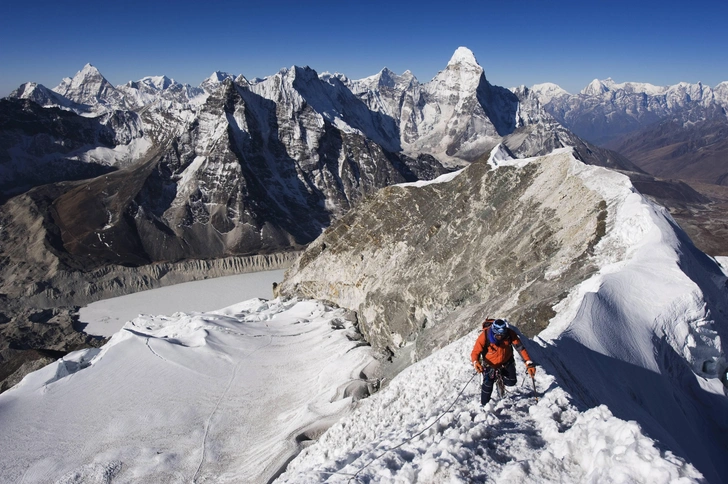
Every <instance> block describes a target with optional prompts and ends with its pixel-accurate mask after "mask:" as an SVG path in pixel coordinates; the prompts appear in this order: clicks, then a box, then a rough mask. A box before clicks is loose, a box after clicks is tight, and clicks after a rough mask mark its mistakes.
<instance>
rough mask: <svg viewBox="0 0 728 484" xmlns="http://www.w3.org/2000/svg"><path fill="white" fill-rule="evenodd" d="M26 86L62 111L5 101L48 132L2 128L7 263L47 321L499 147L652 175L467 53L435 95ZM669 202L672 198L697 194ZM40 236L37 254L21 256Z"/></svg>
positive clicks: (274, 80)
mask: <svg viewBox="0 0 728 484" xmlns="http://www.w3.org/2000/svg"><path fill="white" fill-rule="evenodd" d="M26 88H27V89H26ZM26 88H23V89H22V90H20V89H19V90H18V91H17V92H16V93H15V96H14V97H15V98H18V97H19V98H23V97H31V96H33V95H34V94H33V93H37V96H38V99H40V100H43V103H44V106H48V108H47V109H41V108H38V109H36V108H35V107H33V109H26V107H27V105H28V104H29V103H31V101H30V100H29V99H7V100H4V101H3V102H5V101H7V102H8V103H9V104H8V106H13V107H12V109H13V110H15V111H13V112H14V113H20V112H25V113H26V115H28V116H29V117H30V118H32V119H27V120H26V121H27V122H25V121H24V122H23V123H21V124H18V123H17V122H16V121H17V119H15V118H17V116H16V115H15V114H13V115H12V116H10V117H8V118H6V120H10V122H6V123H4V124H3V125H1V126H0V143H1V144H2V145H1V146H0V147H2V148H3V150H2V152H3V153H7V155H8V156H7V157H4V158H0V165H2V166H0V177H3V178H2V179H0V186H2V187H6V188H7V191H6V192H5V193H4V194H3V195H4V196H5V197H9V196H13V195H15V196H16V197H15V198H13V199H12V203H8V204H4V205H2V206H0V226H1V227H2V240H3V242H4V243H3V244H0V257H3V258H7V260H14V261H15V262H16V264H5V265H2V267H0V274H2V279H1V280H0V294H4V295H6V297H7V298H10V299H11V300H12V301H13V302H14V306H13V307H15V306H23V307H25V308H33V310H36V309H42V308H55V306H56V305H59V304H64V305H65V304H68V305H70V306H73V305H75V304H74V301H73V298H74V297H78V298H82V299H83V300H84V302H87V301H88V298H93V297H101V295H102V294H103V295H108V294H109V291H108V290H107V289H108V287H109V285H110V284H112V282H110V281H113V280H114V278H113V276H111V275H110V274H120V273H121V272H124V271H126V270H127V269H128V268H129V267H139V266H143V265H146V264H149V263H151V262H160V263H170V262H176V261H180V260H200V259H203V260H206V261H207V260H217V259H218V258H227V257H248V256H253V255H258V254H265V255H270V254H277V253H282V252H290V251H295V250H298V249H300V248H302V247H304V246H305V245H307V244H308V243H310V242H311V241H312V240H314V239H315V238H316V237H317V236H318V235H319V234H320V233H321V232H322V231H323V229H324V228H325V227H327V226H328V225H329V224H330V223H331V222H332V221H333V220H337V219H339V218H341V217H342V216H344V215H345V214H346V213H347V212H348V211H349V210H350V209H351V208H352V207H354V206H356V205H357V204H358V203H360V202H361V201H362V200H365V199H366V198H367V197H370V196H372V195H373V194H374V193H375V192H377V190H379V189H381V188H383V187H386V186H390V185H393V184H398V183H404V182H416V181H422V180H430V179H433V178H436V177H437V176H439V175H442V174H443V173H445V172H447V171H448V170H450V169H452V165H467V164H468V163H469V162H471V161H472V160H477V159H479V158H480V157H483V156H485V155H487V153H488V152H489V150H490V148H491V147H492V146H495V145H496V143H502V145H503V146H504V149H505V150H507V151H509V152H510V153H511V154H513V155H515V156H517V157H529V156H536V155H545V154H548V153H550V152H551V151H553V150H554V149H560V148H563V147H565V146H570V147H573V149H574V152H575V154H576V155H575V156H577V157H578V158H579V159H581V160H582V161H585V162H587V163H589V164H595V165H602V166H608V167H613V168H618V169H622V170H628V171H635V170H638V169H637V168H636V167H635V166H634V165H633V164H632V163H630V162H629V160H627V159H625V158H624V157H622V156H620V155H618V154H616V153H613V152H609V151H607V150H604V149H601V148H598V147H596V146H593V145H590V144H588V143H586V142H584V141H583V140H581V139H580V138H578V137H577V136H576V135H574V134H573V133H572V132H570V131H569V130H568V129H566V128H564V127H563V126H561V125H560V124H559V123H558V122H557V121H556V120H555V119H554V118H553V117H552V116H551V115H549V114H548V113H547V112H546V111H544V109H543V107H542V105H541V102H540V101H539V99H538V97H537V96H536V94H535V93H534V92H533V91H532V90H530V89H527V88H525V87H521V88H517V89H513V90H508V89H504V88H501V87H498V86H493V85H491V84H490V83H489V82H488V81H487V79H486V78H485V74H484V69H483V68H482V67H481V66H479V65H478V63H477V61H476V60H475V56H474V55H473V53H472V52H471V51H469V50H468V49H465V48H460V49H458V50H457V51H456V52H455V54H454V55H453V56H452V59H451V60H450V62H448V65H447V66H446V67H445V69H443V70H442V71H441V72H440V73H438V75H437V76H436V77H435V78H434V79H432V80H431V81H430V82H428V83H425V84H420V83H419V82H418V81H417V80H416V79H415V78H414V76H412V75H411V73H408V72H405V73H404V74H402V75H397V74H394V73H392V72H390V71H388V70H384V71H382V72H381V73H379V74H378V75H376V76H373V77H370V78H366V79H363V80H359V81H352V80H350V79H348V78H346V76H343V75H331V74H322V75H318V74H317V73H316V72H315V71H314V70H312V69H310V68H302V67H292V68H290V69H283V70H281V71H280V72H278V73H276V74H274V75H272V76H269V77H267V78H264V79H254V80H248V79H246V78H245V77H244V76H242V75H237V76H233V75H231V74H228V73H222V72H216V73H213V75H211V76H210V78H208V79H207V80H205V81H204V82H203V83H202V86H201V87H198V88H192V87H190V86H186V85H181V84H179V83H176V82H174V81H173V80H172V79H169V78H165V77H164V76H159V77H147V78H143V79H141V80H139V81H134V82H130V83H128V84H125V85H123V86H117V87H113V86H111V85H110V84H109V83H108V82H107V81H106V80H105V79H103V76H101V74H100V73H99V72H98V70H96V69H95V68H93V67H92V66H86V67H84V69H83V70H82V71H80V72H79V73H78V74H77V75H76V76H74V77H73V78H69V79H66V80H64V81H63V82H61V84H60V85H59V86H58V87H57V91H50V90H45V89H43V88H42V86H37V85H36V86H31V85H26ZM56 102H57V106H56V107H53V105H54V103H56ZM8 109H10V108H8ZM24 110H25V111H24ZM39 110H40V111H39ZM59 113H63V114H59ZM74 113H76V114H78V115H75V114H74ZM18 116H19V115H18ZM24 116H25V115H24ZM18 119H19V118H18ZM69 120H73V121H69ZM77 128H78V129H80V130H82V131H83V133H81V134H79V135H77V136H71V135H69V134H68V133H67V130H68V129H77ZM443 164H446V165H450V167H448V168H445V167H444V166H443ZM97 175H103V176H97ZM89 177H93V178H89ZM79 179H83V180H79ZM48 183H51V184H48ZM37 185H43V186H37ZM643 186H645V187H650V186H651V185H650V180H648V181H647V182H646V183H644V184H643ZM34 187H35V188H34ZM661 188H665V187H664V186H661ZM668 188H669V189H662V190H656V192H658V193H677V194H678V195H683V194H684V192H685V190H684V189H683V188H679V189H675V187H668ZM640 189H641V190H642V187H640ZM26 191H27V193H24V192H26ZM689 195H691V196H692V194H689ZM685 200H687V201H690V200H693V198H690V196H689V197H687V198H684V199H681V201H685ZM29 238H31V239H33V240H36V239H37V243H35V244H33V245H32V246H31V247H30V248H29V250H27V251H18V250H17V249H16V248H15V247H11V246H10V244H9V243H18V244H21V245H22V244H24V242H23V241H25V240H28V239H29ZM6 242H8V243H6ZM30 249H32V250H30ZM197 273H198V274H202V273H203V270H202V269H200V270H199V272H197ZM124 274H126V272H124ZM148 274H149V273H147V272H144V271H142V270H140V271H139V278H140V279H145V278H148V277H150V276H149V275H148ZM124 277H126V276H124ZM102 278H103V283H102V282H101V281H100V279H102ZM119 280H120V281H121V280H127V279H125V278H120V279H119ZM69 281H72V282H69ZM86 286H88V288H85V287H86ZM101 286H103V287H104V288H106V289H99V287H101ZM130 287H132V286H127V285H125V284H121V283H119V287H118V289H117V290H118V291H120V292H123V291H130V290H132V289H130ZM133 287H147V286H145V283H139V284H133ZM79 288H81V289H79ZM13 311H14V309H13V310H10V309H8V310H7V314H6V315H3V316H0V320H9V321H15V316H14V314H15V313H14V312H13ZM23 314H25V313H23ZM21 319H22V321H21ZM18 321H20V322H18V323H17V324H20V325H23V324H25V322H26V319H25V318H24V317H23V318H20V319H18ZM13 324H15V323H13ZM34 344H35V343H34ZM39 344H40V343H39ZM6 346H7V345H6Z"/></svg>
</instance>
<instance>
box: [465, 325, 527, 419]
mask: <svg viewBox="0 0 728 484" xmlns="http://www.w3.org/2000/svg"><path fill="white" fill-rule="evenodd" d="M513 347H515V348H516V350H517V351H518V352H519V353H520V354H521V357H522V358H523V361H525V362H526V370H527V371H528V374H529V375H530V376H531V378H533V377H534V376H535V375H536V365H534V363H533V361H531V357H530V356H529V355H528V351H526V348H524V347H523V344H522V343H521V340H520V339H518V335H517V334H516V332H515V331H513V330H512V329H511V328H509V327H508V322H507V321H505V320H503V319H495V320H493V319H486V320H485V322H484V323H483V331H482V332H481V333H480V335H479V336H478V339H477V340H476V341H475V346H473V351H472V353H470V359H471V361H472V362H473V366H474V367H475V371H477V372H478V373H483V384H482V387H481V391H480V404H481V405H485V404H487V403H488V402H489V401H490V395H491V393H493V384H494V378H495V375H496V371H499V372H500V375H501V377H502V378H503V383H504V384H505V386H509V387H512V386H513V385H515V384H516V362H515V360H514V359H513Z"/></svg>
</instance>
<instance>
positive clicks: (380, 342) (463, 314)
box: [281, 149, 608, 359]
mask: <svg viewBox="0 0 728 484" xmlns="http://www.w3.org/2000/svg"><path fill="white" fill-rule="evenodd" d="M507 158H508V157H507V155H505V151H504V150H502V149H499V150H497V152H495V153H494V154H493V155H492V157H491V163H490V164H489V163H488V162H486V160H481V161H478V162H476V163H473V164H472V165H470V166H469V167H468V168H466V169H464V170H463V171H462V172H461V173H459V174H458V175H457V176H454V177H452V175H445V176H444V177H443V178H448V177H452V179H451V180H449V181H441V182H434V183H430V184H425V185H424V186H414V185H409V186H408V185H404V186H392V187H388V188H385V189H383V190H380V191H379V192H378V193H377V194H376V195H375V196H373V197H371V198H369V199H367V200H366V201H364V202H363V203H362V204H361V205H360V206H359V207H357V208H355V209H354V210H352V211H350V212H349V213H347V214H346V215H345V216H344V217H342V218H341V219H340V220H338V221H337V222H335V223H334V224H333V225H332V226H331V227H329V228H328V229H327V230H326V231H325V232H324V234H323V235H322V236H321V237H319V238H318V239H317V240H316V241H315V242H314V243H312V244H311V245H310V246H309V247H308V249H307V250H306V251H305V252H304V253H303V255H302V256H301V257H300V258H299V259H298V260H297V262H296V263H295V264H294V265H293V266H292V267H291V268H290V269H289V270H288V271H287V272H286V277H285V281H284V282H283V284H282V285H281V291H282V294H284V295H289V296H302V297H311V298H317V299H323V300H327V301H331V302H333V303H335V304H338V305H340V306H343V307H346V308H349V309H352V310H355V311H357V313H358V315H359V324H360V329H361V330H362V332H363V334H364V335H365V336H366V338H367V340H368V341H369V342H371V343H372V345H373V346H374V347H375V348H376V349H378V350H380V351H382V352H384V353H387V354H389V355H396V356H405V357H407V358H409V357H411V358H413V359H418V358H421V357H423V356H426V355H427V354H429V353H431V352H432V351H433V350H434V349H435V348H438V347H440V346H441V345H443V344H445V343H446V342H448V341H451V340H453V339H454V338H455V337H457V336H461V335H463V334H465V333H467V332H469V331H471V330H472V329H473V328H476V327H478V325H479V324H480V322H481V320H482V319H483V318H484V317H486V316H507V317H509V318H511V320H513V321H515V322H516V324H517V325H518V327H519V328H520V329H521V331H523V332H524V333H525V334H527V335H534V334H536V333H538V332H539V331H540V330H542V329H543V328H545V327H546V325H547V324H548V320H549V318H550V317H551V316H552V310H551V307H552V306H553V305H554V304H556V303H557V302H558V301H559V300H560V298H562V297H564V295H565V293H566V291H567V290H568V289H569V288H571V287H573V286H574V285H576V284H578V283H579V282H580V281H582V280H584V279H585V278H586V277H587V276H589V275H590V274H591V273H592V272H593V271H594V266H593V265H592V264H591V263H590V256H591V254H592V250H593V248H594V246H595V245H596V244H597V243H598V242H599V240H600V238H601V237H602V236H603V235H604V233H605V230H606V220H607V216H608V207H607V204H606V202H605V201H604V200H603V199H602V198H601V197H600V196H599V195H598V194H597V193H596V192H595V191H593V190H591V189H589V188H588V187H587V185H586V183H585V181H584V180H583V179H582V177H581V175H580V172H581V171H582V170H583V169H584V166H585V165H583V164H582V163H580V162H579V161H578V160H576V159H575V158H574V157H573V155H572V151H571V150H562V151H561V152H558V153H557V154H554V155H551V156H546V157H543V158H539V159H538V160H537V161H534V162H531V163H529V164H528V165H527V166H525V167H522V168H517V167H515V166H503V167H500V168H498V169H494V168H493V166H494V165H495V164H497V163H498V160H505V159H507ZM415 185H416V184H415ZM408 355H409V356H408Z"/></svg>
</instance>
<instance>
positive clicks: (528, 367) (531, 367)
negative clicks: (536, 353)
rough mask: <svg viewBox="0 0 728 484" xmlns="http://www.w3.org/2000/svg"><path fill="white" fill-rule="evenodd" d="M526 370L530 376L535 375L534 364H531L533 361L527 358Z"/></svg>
mask: <svg viewBox="0 0 728 484" xmlns="http://www.w3.org/2000/svg"><path fill="white" fill-rule="evenodd" d="M526 371H527V372H528V374H529V375H531V378H533V377H534V376H536V365H534V364H533V361H531V360H528V361H527V362H526Z"/></svg>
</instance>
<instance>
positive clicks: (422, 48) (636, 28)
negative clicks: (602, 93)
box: [0, 0, 728, 96]
mask: <svg viewBox="0 0 728 484" xmlns="http://www.w3.org/2000/svg"><path fill="white" fill-rule="evenodd" d="M726 19H728V1H726V0H720V1H716V0H705V1H702V2H692V3H688V2H679V3H678V2H676V1H664V2H654V1H642V2H641V1H637V0H633V1H622V0H614V1H610V2H584V1H583V0H581V1H559V0H552V1H550V2H549V1H545V0H521V1H519V2H510V1H503V0H501V1H499V2H493V1H487V0H486V1H477V2H475V1H473V2H464V1H460V0H447V1H442V2H437V3H434V2H428V1H403V2H395V1H379V0H374V1H368V2H351V1H346V0H339V1H328V0H327V1H316V0H307V1H295V2H292V1H278V2H261V1H256V2H248V1H243V0H239V1H228V0H225V1H215V0H208V1H207V2H190V1H188V0H179V1H178V2H176V3H173V4H166V2H150V1H144V2H142V1H136V0H134V1H127V2H100V1H98V0H95V1H88V0H81V1H73V0H70V1H68V2H59V1H57V0H56V1H54V2H46V1H45V0H35V1H32V2H30V1H13V2H6V3H5V5H4V6H3V7H0V96H6V95H8V94H9V93H10V92H11V91H12V90H13V89H15V88H17V87H18V86H19V85H20V84H22V83H23V82H27V81H34V82H38V83H41V84H44V85H45V86H47V87H50V88H52V87H55V86H56V85H57V84H58V83H59V82H60V81H61V79H62V78H64V77H68V76H73V75H74V74H75V73H76V72H77V71H79V70H80V69H81V68H83V66H84V65H85V64H86V63H91V64H93V65H94V66H96V67H97V68H98V69H99V70H100V71H101V73H102V74H103V75H104V76H105V77H106V78H107V79H108V80H109V81H110V82H111V83H112V84H114V85H118V84H123V83H125V82H127V81H129V80H137V79H140V78H142V77H144V76H156V75H167V76H169V77H172V78H174V79H176V80H177V81H179V82H183V83H189V84H192V85H195V86H196V85H198V84H199V83H200V82H202V80H203V79H205V78H206V77H208V76H209V75H210V74H211V73H212V72H213V71H216V70H220V71H225V72H229V73H231V74H235V75H237V74H243V75H245V76H246V77H248V78H254V77H264V76H267V75H271V74H274V73H276V72H277V71H278V70H279V69H281V68H282V67H290V66H292V65H299V66H306V65H308V66H310V67H312V68H313V69H315V70H317V71H318V72H324V71H330V72H343V73H344V74H346V75H347V76H349V77H350V78H354V79H356V78H361V77H366V76H369V75H372V74H375V73H377V72H378V71H379V70H381V69H382V68H383V67H385V66H386V67H388V68H390V69H391V70H393V71H395V72H398V73H402V72H404V71H405V70H407V69H409V70H411V71H412V72H413V73H414V74H415V76H417V78H418V79H419V80H420V81H421V82H426V81H429V80H430V79H431V78H432V77H434V76H435V75H436V74H437V72H438V71H439V70H441V69H443V68H444V67H445V66H446V64H447V61H448V60H449V59H450V56H451V55H452V53H453V52H454V51H455V49H456V48H457V47H458V46H466V47H468V48H470V49H471V50H472V51H473V52H474V53H475V56H476V58H477V59H478V62H479V63H480V65H481V66H483V68H484V69H485V74H486V77H487V78H488V80H489V81H490V82H491V83H493V84H496V85H499V86H504V87H512V86H517V85H521V84H524V85H526V86H531V85H533V84H535V83H541V82H554V83H557V84H559V85H560V86H561V87H563V88H564V89H566V90H568V91H569V92H572V93H576V92H578V91H579V90H581V89H582V88H583V87H584V86H586V85H587V84H588V83H589V82H590V81H591V80H592V79H595V78H598V79H605V78H607V77H612V78H613V79H614V80H615V81H616V82H625V81H638V82H650V83H652V84H656V85H668V84H675V83H677V82H680V81H686V82H698V81H701V82H703V83H704V84H706V85H709V86H715V85H716V84H718V83H719V82H722V81H728V29H726V27H725V20H726Z"/></svg>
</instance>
